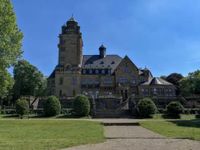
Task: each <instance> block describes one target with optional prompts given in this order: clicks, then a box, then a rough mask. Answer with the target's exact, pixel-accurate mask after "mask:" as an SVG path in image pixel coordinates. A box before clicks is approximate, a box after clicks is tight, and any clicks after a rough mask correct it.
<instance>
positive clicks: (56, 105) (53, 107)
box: [44, 96, 61, 117]
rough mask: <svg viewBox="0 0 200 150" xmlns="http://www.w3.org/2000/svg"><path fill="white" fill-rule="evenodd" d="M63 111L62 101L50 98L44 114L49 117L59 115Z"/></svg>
mask: <svg viewBox="0 0 200 150" xmlns="http://www.w3.org/2000/svg"><path fill="white" fill-rule="evenodd" d="M60 111H61V105H60V101H59V100H58V98H57V97H55V96H49V97H48V98H47V100H46V102H45V104H44V114H45V116H47V117H50V116H56V115H59V114H60Z"/></svg>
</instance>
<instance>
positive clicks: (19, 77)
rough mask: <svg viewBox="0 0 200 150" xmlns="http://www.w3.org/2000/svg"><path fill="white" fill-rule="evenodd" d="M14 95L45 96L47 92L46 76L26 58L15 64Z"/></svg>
mask: <svg viewBox="0 0 200 150" xmlns="http://www.w3.org/2000/svg"><path fill="white" fill-rule="evenodd" d="M14 80H15V83H14V97H15V99H17V98H19V97H20V96H27V95H28V96H35V97H37V96H43V95H45V92H46V78H45V77H44V76H43V74H42V73H41V72H40V71H39V70H38V69H37V68H36V67H35V66H33V65H31V64H30V63H29V62H28V61H26V60H20V61H18V63H17V64H16V65H15V66H14Z"/></svg>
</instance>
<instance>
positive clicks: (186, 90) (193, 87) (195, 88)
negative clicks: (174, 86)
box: [180, 70, 200, 96]
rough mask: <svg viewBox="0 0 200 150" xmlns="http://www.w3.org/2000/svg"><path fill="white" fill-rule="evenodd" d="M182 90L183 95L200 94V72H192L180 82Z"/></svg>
mask: <svg viewBox="0 0 200 150" xmlns="http://www.w3.org/2000/svg"><path fill="white" fill-rule="evenodd" d="M180 90H181V93H182V94H183V95H186V96H188V95H199V94H200V70H197V71H194V72H191V73H189V74H188V76H187V77H185V78H183V79H182V80H181V81H180Z"/></svg>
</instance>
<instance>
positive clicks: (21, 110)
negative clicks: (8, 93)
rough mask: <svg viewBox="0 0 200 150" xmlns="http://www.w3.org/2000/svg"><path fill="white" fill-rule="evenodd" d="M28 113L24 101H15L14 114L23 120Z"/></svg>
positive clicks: (27, 107) (27, 105)
mask: <svg viewBox="0 0 200 150" xmlns="http://www.w3.org/2000/svg"><path fill="white" fill-rule="evenodd" d="M28 112H29V104H28V102H27V100H25V99H18V100H17V101H16V113H17V114H18V115H19V116H20V117H21V118H23V116H24V115H26V114H28Z"/></svg>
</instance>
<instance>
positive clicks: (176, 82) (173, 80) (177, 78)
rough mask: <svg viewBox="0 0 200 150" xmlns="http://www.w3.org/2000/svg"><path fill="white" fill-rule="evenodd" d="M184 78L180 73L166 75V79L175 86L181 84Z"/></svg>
mask: <svg viewBox="0 0 200 150" xmlns="http://www.w3.org/2000/svg"><path fill="white" fill-rule="evenodd" d="M182 78H183V76H182V74H180V73H171V74H170V75H168V76H167V77H166V80H167V81H169V82H171V83H173V84H174V85H175V86H179V81H180V80H181V79H182Z"/></svg>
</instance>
